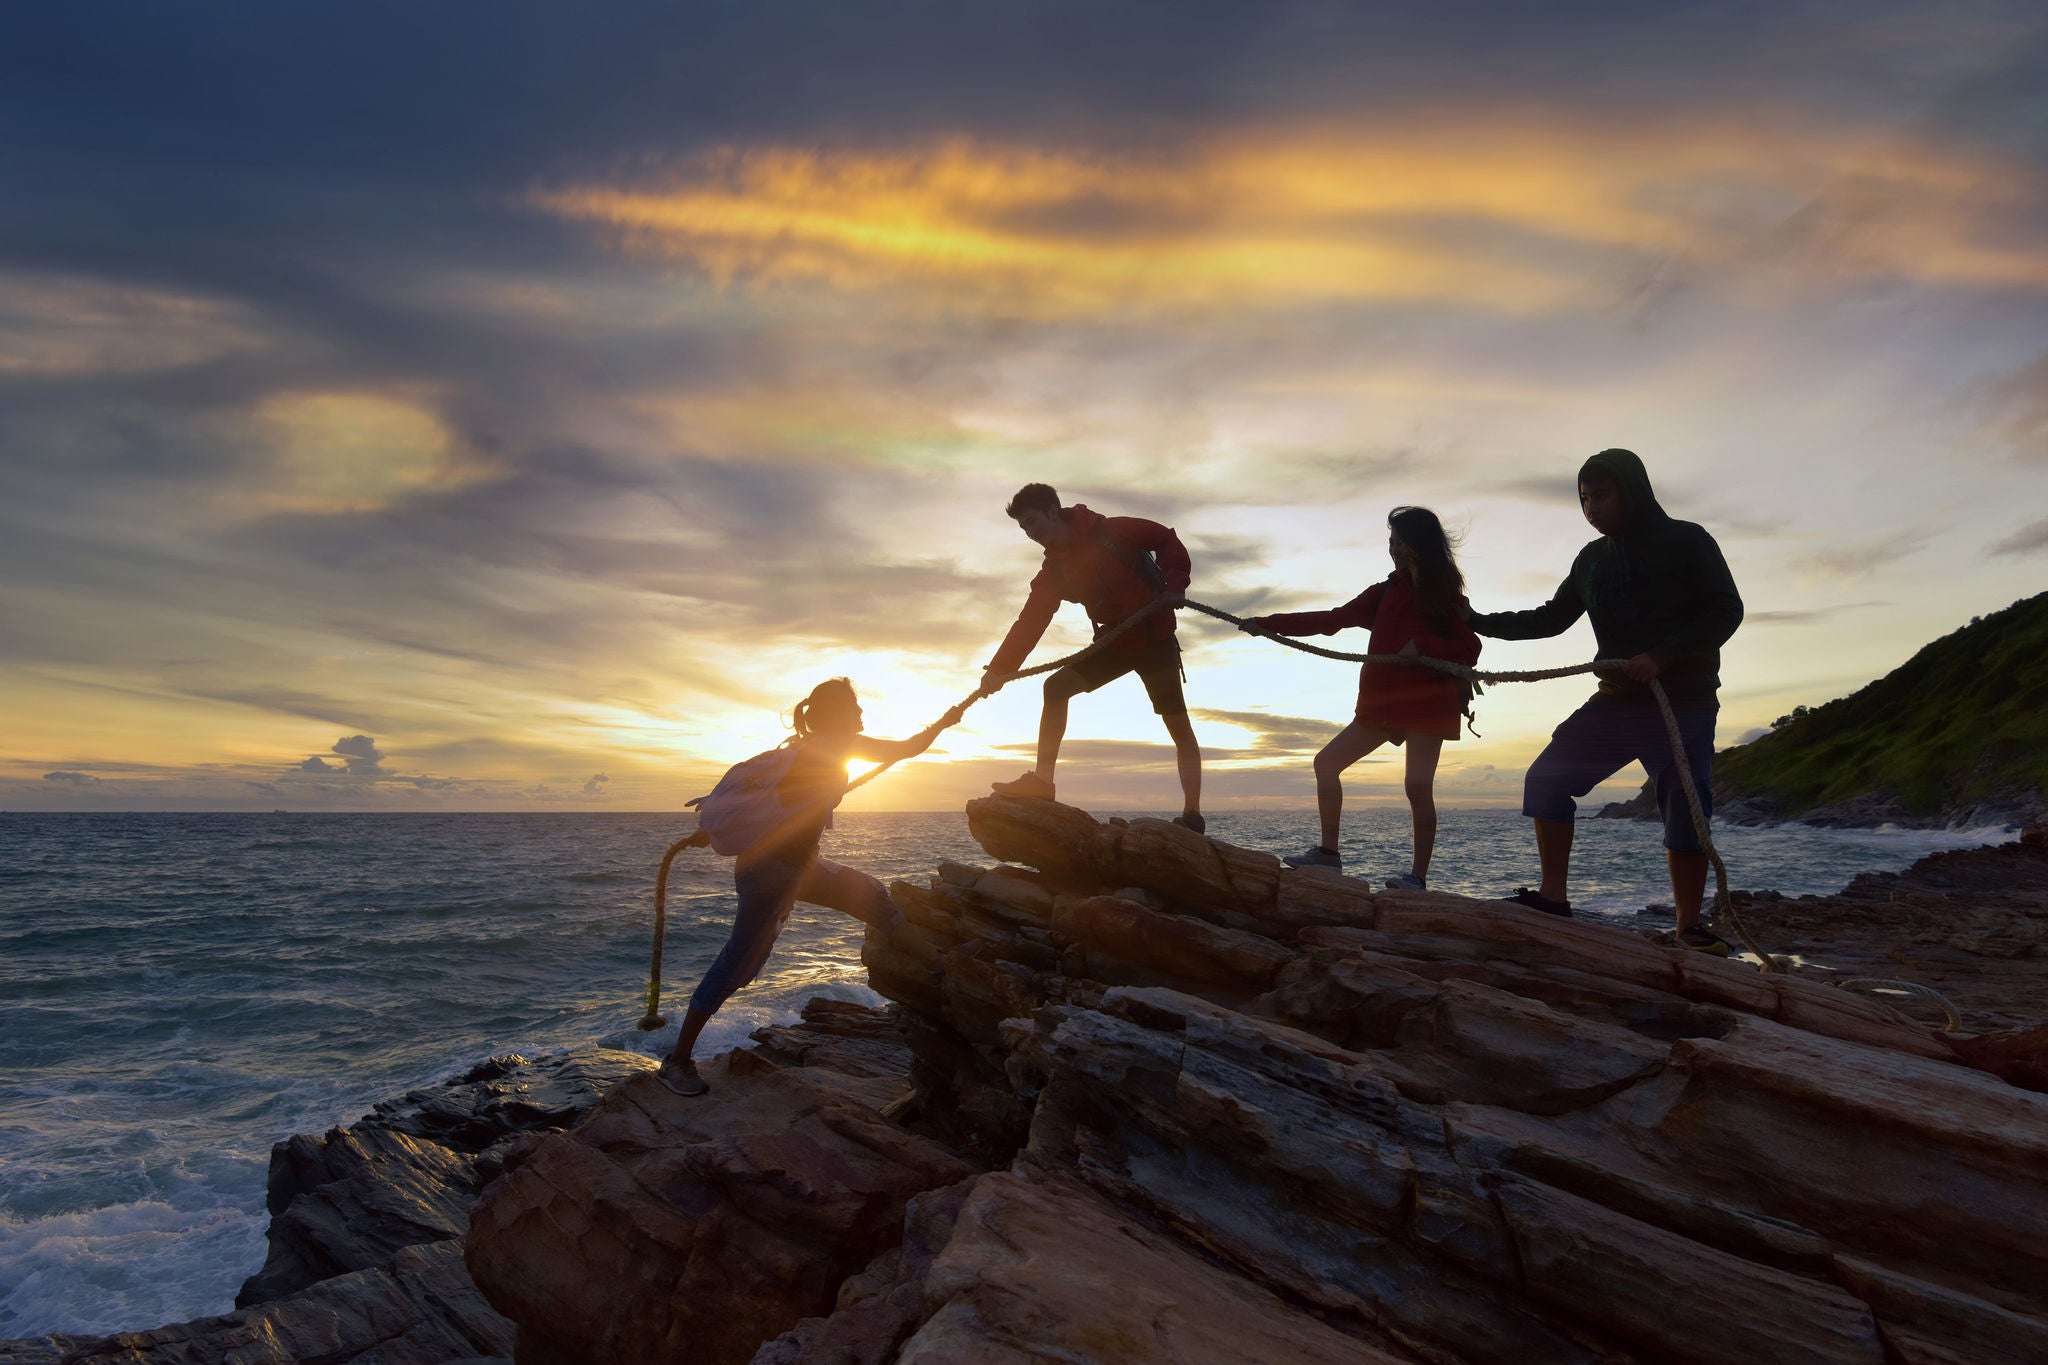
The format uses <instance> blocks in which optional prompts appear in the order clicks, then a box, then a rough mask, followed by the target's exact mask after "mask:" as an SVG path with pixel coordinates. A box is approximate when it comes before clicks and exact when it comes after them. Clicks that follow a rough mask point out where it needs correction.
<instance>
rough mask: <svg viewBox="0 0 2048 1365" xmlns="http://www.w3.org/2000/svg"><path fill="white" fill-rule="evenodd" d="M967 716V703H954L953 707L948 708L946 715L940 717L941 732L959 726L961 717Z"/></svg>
mask: <svg viewBox="0 0 2048 1365" xmlns="http://www.w3.org/2000/svg"><path fill="white" fill-rule="evenodd" d="M966 714H967V703H966V702H964V701H962V702H955V703H953V705H951V706H949V707H947V708H946V714H945V715H943V716H940V717H939V728H940V729H941V730H949V729H951V728H952V727H953V726H955V725H958V724H959V723H960V719H961V717H963V716H965V715H966Z"/></svg>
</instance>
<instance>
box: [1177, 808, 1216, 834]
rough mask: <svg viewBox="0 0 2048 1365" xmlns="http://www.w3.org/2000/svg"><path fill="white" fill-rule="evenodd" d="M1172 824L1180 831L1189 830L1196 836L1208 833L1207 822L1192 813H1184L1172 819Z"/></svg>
mask: <svg viewBox="0 0 2048 1365" xmlns="http://www.w3.org/2000/svg"><path fill="white" fill-rule="evenodd" d="M1173 823H1174V824H1176V825H1179V826H1180V827H1181V828H1182V829H1191V830H1193V831H1194V832H1195V833H1197V834H1207V833H1208V832H1209V822H1208V821H1207V820H1204V819H1203V818H1202V817H1201V816H1200V815H1199V814H1197V813H1196V812H1194V811H1186V812H1184V813H1182V814H1180V815H1176V816H1174V817H1173Z"/></svg>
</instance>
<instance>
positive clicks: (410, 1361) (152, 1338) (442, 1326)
mask: <svg viewBox="0 0 2048 1365" xmlns="http://www.w3.org/2000/svg"><path fill="white" fill-rule="evenodd" d="M513 1344H514V1343H513V1331H512V1325H511V1324H510V1323H509V1322H507V1321H506V1320H505V1319H504V1318H502V1317H500V1316H499V1315H498V1314H497V1313H496V1312H494V1311H493V1310H492V1309H491V1307H490V1305H489V1304H487V1303H485V1302H484V1300H483V1298H482V1296H481V1295H479V1294H478V1293H477V1291H476V1286H475V1285H473V1284H472V1283H471V1282H470V1279H469V1276H468V1274H467V1273H466V1272H465V1271H464V1269H463V1265H462V1247H461V1244H460V1243H459V1242H440V1243H436V1244H434V1245H431V1246H415V1247H408V1248H406V1249H405V1250H403V1251H401V1252H399V1253H398V1254H397V1255H396V1256H395V1257H393V1258H392V1261H391V1264H390V1265H389V1266H388V1267H386V1268H382V1269H377V1270H361V1271H356V1272H354V1273H353V1274H348V1275H341V1276H336V1277H334V1278H332V1279H328V1280H324V1281H322V1282H321V1283H320V1284H317V1285H315V1286H313V1287H312V1288H310V1289H308V1290H305V1291H304V1292H302V1293H299V1294H295V1295H293V1296H291V1297H290V1298H286V1299H280V1300H278V1301H276V1302H274V1303H266V1304H263V1305H261V1306H259V1307H255V1308H248V1309H244V1310H242V1311H240V1312H236V1313H230V1314H227V1315H225V1316H223V1317H217V1318H200V1319H197V1320H196V1321H193V1322H186V1323H179V1324H176V1325H174V1326H170V1327H162V1328H158V1329H157V1330H155V1331H153V1332H122V1333H119V1334H117V1335H114V1336H110V1337H105V1338H101V1339H98V1340H93V1341H85V1342H81V1343H78V1344H76V1345H74V1346H73V1348H72V1349H71V1351H70V1352H69V1353H68V1354H66V1355H65V1356H64V1357H63V1361H64V1362H65V1365H142V1362H148V1363H149V1365H257V1363H258V1362H261V1363H262V1365H294V1362H305V1365H313V1363H314V1362H319V1365H349V1362H356V1365H436V1363H437V1362H455V1361H462V1360H478V1359H491V1360H504V1359H506V1358H508V1357H510V1356H511V1354H512V1350H513Z"/></svg>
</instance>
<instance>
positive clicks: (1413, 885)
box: [1386, 872, 1429, 891]
mask: <svg viewBox="0 0 2048 1365" xmlns="http://www.w3.org/2000/svg"><path fill="white" fill-rule="evenodd" d="M1386 889H1387V890H1389V891H1427V890H1429V883H1428V882H1426V881H1424V880H1422V878H1420V877H1418V876H1416V875H1415V874H1414V873H1413V872H1403V873H1401V874H1400V875H1399V876H1397V877H1389V878H1387V885H1386Z"/></svg>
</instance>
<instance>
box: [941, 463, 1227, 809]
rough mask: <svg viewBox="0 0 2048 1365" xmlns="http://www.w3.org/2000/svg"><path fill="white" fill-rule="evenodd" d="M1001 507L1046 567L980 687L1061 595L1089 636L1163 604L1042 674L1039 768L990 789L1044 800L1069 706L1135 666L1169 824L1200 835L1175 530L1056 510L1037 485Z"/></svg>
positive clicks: (1025, 648) (997, 676)
mask: <svg viewBox="0 0 2048 1365" xmlns="http://www.w3.org/2000/svg"><path fill="white" fill-rule="evenodd" d="M1005 510H1006V511H1007V512H1008V513H1009V514H1010V517H1011V518H1012V519H1013V520H1014V521H1015V522H1016V523H1017V525H1018V526H1019V527H1020V528H1021V529H1022V530H1023V532H1024V534H1025V535H1027V536H1029V537H1030V538H1031V539H1033V540H1035V541H1037V542H1038V543H1039V544H1040V545H1043V546H1044V547H1045V564H1044V567H1042V568H1040V569H1039V571H1038V576H1037V577H1036V578H1033V579H1032V580H1031V595H1030V596H1029V597H1028V598H1026V599H1025V602H1024V610H1023V611H1021V612H1019V613H1018V615H1017V623H1016V624H1015V625H1013V626H1011V627H1010V633H1009V634H1008V635H1006V636H1004V637H1003V643H1002V647H1001V648H999V649H997V650H996V656H995V658H993V659H991V660H989V663H988V667H987V668H986V669H985V670H983V672H982V675H981V686H982V690H983V691H989V690H992V689H993V688H994V687H995V686H997V685H999V684H1000V683H1001V682H1002V680H1003V679H1004V678H1006V677H1008V676H1009V675H1010V674H1012V673H1014V672H1016V671H1017V669H1018V668H1019V667H1021V666H1022V665H1023V663H1024V660H1025V658H1026V657H1027V656H1029V655H1030V653H1031V651H1032V649H1033V648H1034V647H1036V646H1037V644H1038V640H1039V637H1040V636H1042V635H1044V634H1045V628H1046V627H1047V626H1048V625H1050V624H1051V623H1052V618H1053V613H1054V612H1056V611H1058V610H1059V606H1060V603H1062V602H1079V603H1080V604H1081V605H1082V606H1083V607H1084V608H1086V609H1087V612H1088V619H1089V620H1090V621H1092V622H1094V624H1095V632H1096V634H1097V635H1100V634H1101V633H1102V632H1104V631H1106V630H1108V629H1110V628H1111V627H1113V626H1116V625H1118V624H1120V623H1121V622H1123V621H1124V620H1125V619H1126V618H1128V617H1129V616H1130V615H1131V614H1132V613H1133V612H1136V611H1138V610H1139V609H1141V608H1142V607H1144V606H1145V605H1146V604H1147V603H1148V602H1151V601H1152V600H1153V599H1154V598H1158V597H1165V598H1166V599H1168V603H1169V605H1168V606H1165V607H1161V608H1159V609H1157V610H1155V611H1154V612H1153V613H1152V614H1151V615H1150V616H1148V617H1146V618H1145V619H1144V620H1142V621H1140V622H1139V623H1138V624H1137V625H1135V626H1133V627H1132V628H1131V629H1130V630H1127V631H1125V632H1124V633H1123V634H1122V635H1120V636H1118V637H1117V638H1116V640H1115V641H1113V642H1112V643H1110V644H1109V645H1107V646H1106V647H1104V648H1103V649H1102V650H1101V651H1100V652H1098V653H1096V654H1093V655H1090V656H1089V657H1088V658H1086V659H1083V660H1081V661H1080V662H1078V663H1074V664H1069V665H1068V666H1067V667H1065V668H1062V669H1060V670H1058V671H1057V672H1055V673H1054V674H1053V675H1052V676H1051V677H1050V678H1047V679H1046V680H1045V709H1044V711H1043V712H1041V713H1040V715H1039V720H1038V766H1037V767H1036V768H1033V769H1032V770H1031V771H1030V772H1027V773H1025V774H1024V775H1023V776H1022V777H1020V778H1018V779H1017V780H1016V781H1014V782H997V783H994V784H992V785H993V787H994V789H995V790H996V791H997V792H1000V793H1001V794H1002V795H1004V796H1037V797H1043V798H1044V799H1045V800H1048V801H1050V800H1052V797H1053V780H1052V770H1053V765H1054V764H1055V763H1057V762H1058V761H1059V756H1060V740H1061V739H1062V738H1064V737H1065V735H1066V733H1067V703H1068V702H1069V701H1071V700H1072V699H1073V698H1074V697H1075V696H1076V695H1078V694H1079V693H1082V692H1093V691H1094V690H1095V689H1096V688H1098V687H1100V686H1102V685H1103V684H1104V683H1106V682H1108V681H1110V680H1111V679H1112V678H1121V677H1122V676H1123V675H1124V674H1126V673H1136V674H1137V675H1138V680H1139V681H1140V682H1142V683H1144V684H1145V692H1146V694H1147V695H1148V696H1150V697H1151V698H1152V709H1153V710H1154V711H1157V712H1158V713H1159V718H1160V719H1161V720H1163V721H1165V722H1166V733H1167V734H1168V735H1170V736H1171V737H1172V738H1173V752H1174V762H1175V765H1176V766H1177V767H1178V768H1179V770H1180V789H1181V796H1182V799H1183V805H1184V809H1183V811H1182V813H1181V815H1179V816H1178V817H1177V818H1176V819H1175V821H1174V823H1175V824H1179V825H1186V826H1187V827H1188V828H1189V829H1192V830H1194V831H1195V832H1196V833H1197V834H1200V833H1202V832H1203V831H1204V830H1205V829H1206V828H1207V822H1206V821H1205V820H1203V818H1202V750H1201V746H1200V745H1198V744H1197V743H1196V742H1195V731H1194V727H1193V726H1191V725H1190V724H1189V723H1188V704H1187V700H1186V698H1185V697H1183V696H1182V695H1181V667H1180V641H1179V640H1177V639H1175V638H1174V634H1173V610H1172V607H1173V606H1174V605H1178V604H1179V602H1180V601H1181V600H1183V599H1182V597H1181V594H1183V593H1185V592H1186V591H1187V587H1188V571H1189V563H1188V552H1187V550H1186V549H1185V548H1184V547H1183V546H1182V545H1181V543H1180V537H1178V536H1176V535H1175V534H1174V533H1173V529H1172V528H1171V527H1168V526H1161V525H1160V524H1159V523H1158V522H1156V521H1146V520H1145V519H1144V518H1143V517H1105V516H1103V515H1102V514H1101V513H1099V512H1091V511H1089V510H1088V508H1086V507H1084V506H1082V505H1081V504H1079V503H1076V504H1074V505H1073V506H1072V507H1062V506H1060V497H1059V494H1058V493H1055V492H1054V491H1053V490H1052V489H1051V488H1049V487H1047V486H1046V485H1045V484H1042V483H1028V484H1025V485H1024V487H1022V488H1020V489H1018V490H1017V496H1016V497H1014V498H1012V499H1010V505H1009V506H1008V507H1007V508H1006V509H1005Z"/></svg>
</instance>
